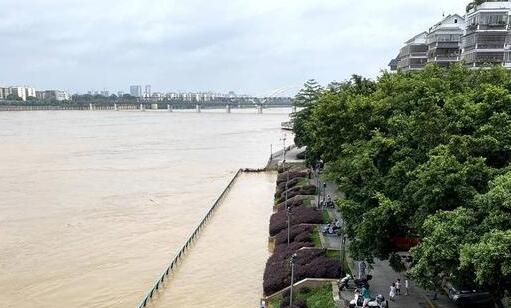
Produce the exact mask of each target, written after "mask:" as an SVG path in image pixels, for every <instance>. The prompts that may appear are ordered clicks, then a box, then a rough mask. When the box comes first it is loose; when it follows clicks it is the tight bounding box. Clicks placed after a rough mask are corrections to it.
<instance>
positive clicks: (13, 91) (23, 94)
mask: <svg viewBox="0 0 511 308" xmlns="http://www.w3.org/2000/svg"><path fill="white" fill-rule="evenodd" d="M9 95H14V96H16V97H19V98H21V100H23V101H26V100H27V98H29V97H36V91H35V89H34V88H32V87H19V86H15V87H0V99H3V100H6V99H7V98H8V97H9Z"/></svg>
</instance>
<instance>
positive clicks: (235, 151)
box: [0, 110, 288, 307]
mask: <svg viewBox="0 0 511 308" xmlns="http://www.w3.org/2000/svg"><path fill="white" fill-rule="evenodd" d="M233 112H234V113H231V114H226V113H222V112H211V111H208V112H203V113H201V114H197V113H191V112H179V113H178V112H175V113H166V112H145V113H143V112H106V111H105V112H84V111H64V112H3V113H0V197H1V198H0V295H1V296H2V299H1V301H2V304H1V306H2V307H134V306H135V305H136V304H137V303H138V301H139V300H140V299H141V298H142V296H143V294H144V293H145V292H146V291H147V289H148V288H149V287H150V285H151V284H152V283H154V280H155V279H156V277H157V275H158V274H159V273H160V272H161V271H162V269H163V268H164V267H165V265H166V264H168V262H169V260H170V259H171V258H172V257H173V256H174V254H175V252H176V250H177V249H178V248H179V247H180V246H181V245H182V243H183V241H184V240H185V239H186V237H187V235H188V234H189V233H190V232H191V231H192V230H193V228H194V227H195V225H196V224H197V223H198V222H199V220H200V219H201V217H202V216H203V215H204V214H205V212H206V211H207V210H208V208H209V207H210V206H211V204H212V203H213V201H214V200H215V199H216V198H217V197H218V195H219V194H220V192H221V191H222V189H223V188H224V187H225V186H226V184H227V183H228V182H229V180H230V178H231V177H232V176H233V175H234V173H235V172H236V171H237V169H238V168H240V167H249V168H260V167H262V166H264V165H265V163H266V161H267V159H268V156H269V152H270V144H273V145H274V149H275V148H276V147H277V145H278V147H279V148H280V147H281V144H282V142H281V141H279V139H280V138H281V137H282V135H283V133H282V131H281V130H280V128H279V126H280V122H282V121H286V120H287V119H288V114H287V112H288V110H271V111H268V110H265V114H263V115H257V114H254V111H253V110H252V111H250V110H249V111H244V112H243V113H236V111H233ZM273 185H274V178H273V176H272V175H268V174H262V175H244V176H243V177H242V178H241V180H240V181H238V182H237V183H236V185H235V187H234V188H233V190H232V194H229V196H228V198H227V199H226V200H225V205H226V207H225V208H223V207H220V208H219V210H218V212H217V213H215V215H217V214H218V215H217V216H218V222H217V221H216V218H217V216H213V219H212V220H211V221H210V223H209V224H208V226H207V228H205V229H204V232H203V233H202V234H201V237H199V240H198V241H197V242H196V244H195V245H194V247H193V248H192V250H191V252H190V254H189V255H188V256H187V257H186V258H185V260H184V262H183V264H182V267H181V268H180V269H179V270H178V272H177V273H176V277H175V279H173V280H172V281H171V282H170V284H169V285H168V288H166V290H164V292H162V293H161V294H160V295H159V297H160V299H161V304H159V305H158V306H161V307H168V306H172V307H207V306H208V305H206V304H205V303H206V302H201V301H199V300H198V297H201V296H202V297H204V298H209V299H211V300H213V299H212V298H213V297H212V295H213V294H215V293H216V294H220V296H218V297H216V298H219V299H221V302H215V303H217V304H215V305H214V306H222V307H248V306H256V305H258V302H257V299H258V297H259V296H260V294H261V293H262V292H261V290H260V287H261V284H262V281H261V280H262V271H263V267H264V262H265V260H266V257H267V250H266V248H267V247H266V245H267V238H266V235H267V224H268V217H269V215H270V213H271V205H272V194H273ZM245 196H247V197H246V198H245ZM245 199H246V200H245ZM223 205H224V204H223ZM223 205H222V206H223ZM240 224H245V225H246V227H240V226H241V225H240ZM208 232H209V233H208ZM237 234H238V235H239V237H238V236H236V235H237ZM250 234H253V235H252V236H250ZM222 292H223V293H222ZM208 294H209V297H208V296H207V295H208ZM220 303H222V304H220Z"/></svg>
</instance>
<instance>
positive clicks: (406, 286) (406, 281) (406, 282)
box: [405, 279, 410, 296]
mask: <svg viewBox="0 0 511 308" xmlns="http://www.w3.org/2000/svg"><path fill="white" fill-rule="evenodd" d="M409 287H410V286H409V284H408V279H405V295H406V296H408V288H409Z"/></svg>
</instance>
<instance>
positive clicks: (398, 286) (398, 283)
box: [396, 278, 401, 295]
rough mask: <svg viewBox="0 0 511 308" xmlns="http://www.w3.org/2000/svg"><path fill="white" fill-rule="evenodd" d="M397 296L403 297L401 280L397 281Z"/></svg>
mask: <svg viewBox="0 0 511 308" xmlns="http://www.w3.org/2000/svg"><path fill="white" fill-rule="evenodd" d="M396 295H401V279H399V278H398V279H397V281H396Z"/></svg>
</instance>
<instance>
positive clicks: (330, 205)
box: [320, 195, 335, 208]
mask: <svg viewBox="0 0 511 308" xmlns="http://www.w3.org/2000/svg"><path fill="white" fill-rule="evenodd" d="M320 205H321V207H327V208H335V202H334V201H332V197H330V195H328V196H327V198H326V200H322V201H321V203H320Z"/></svg>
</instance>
